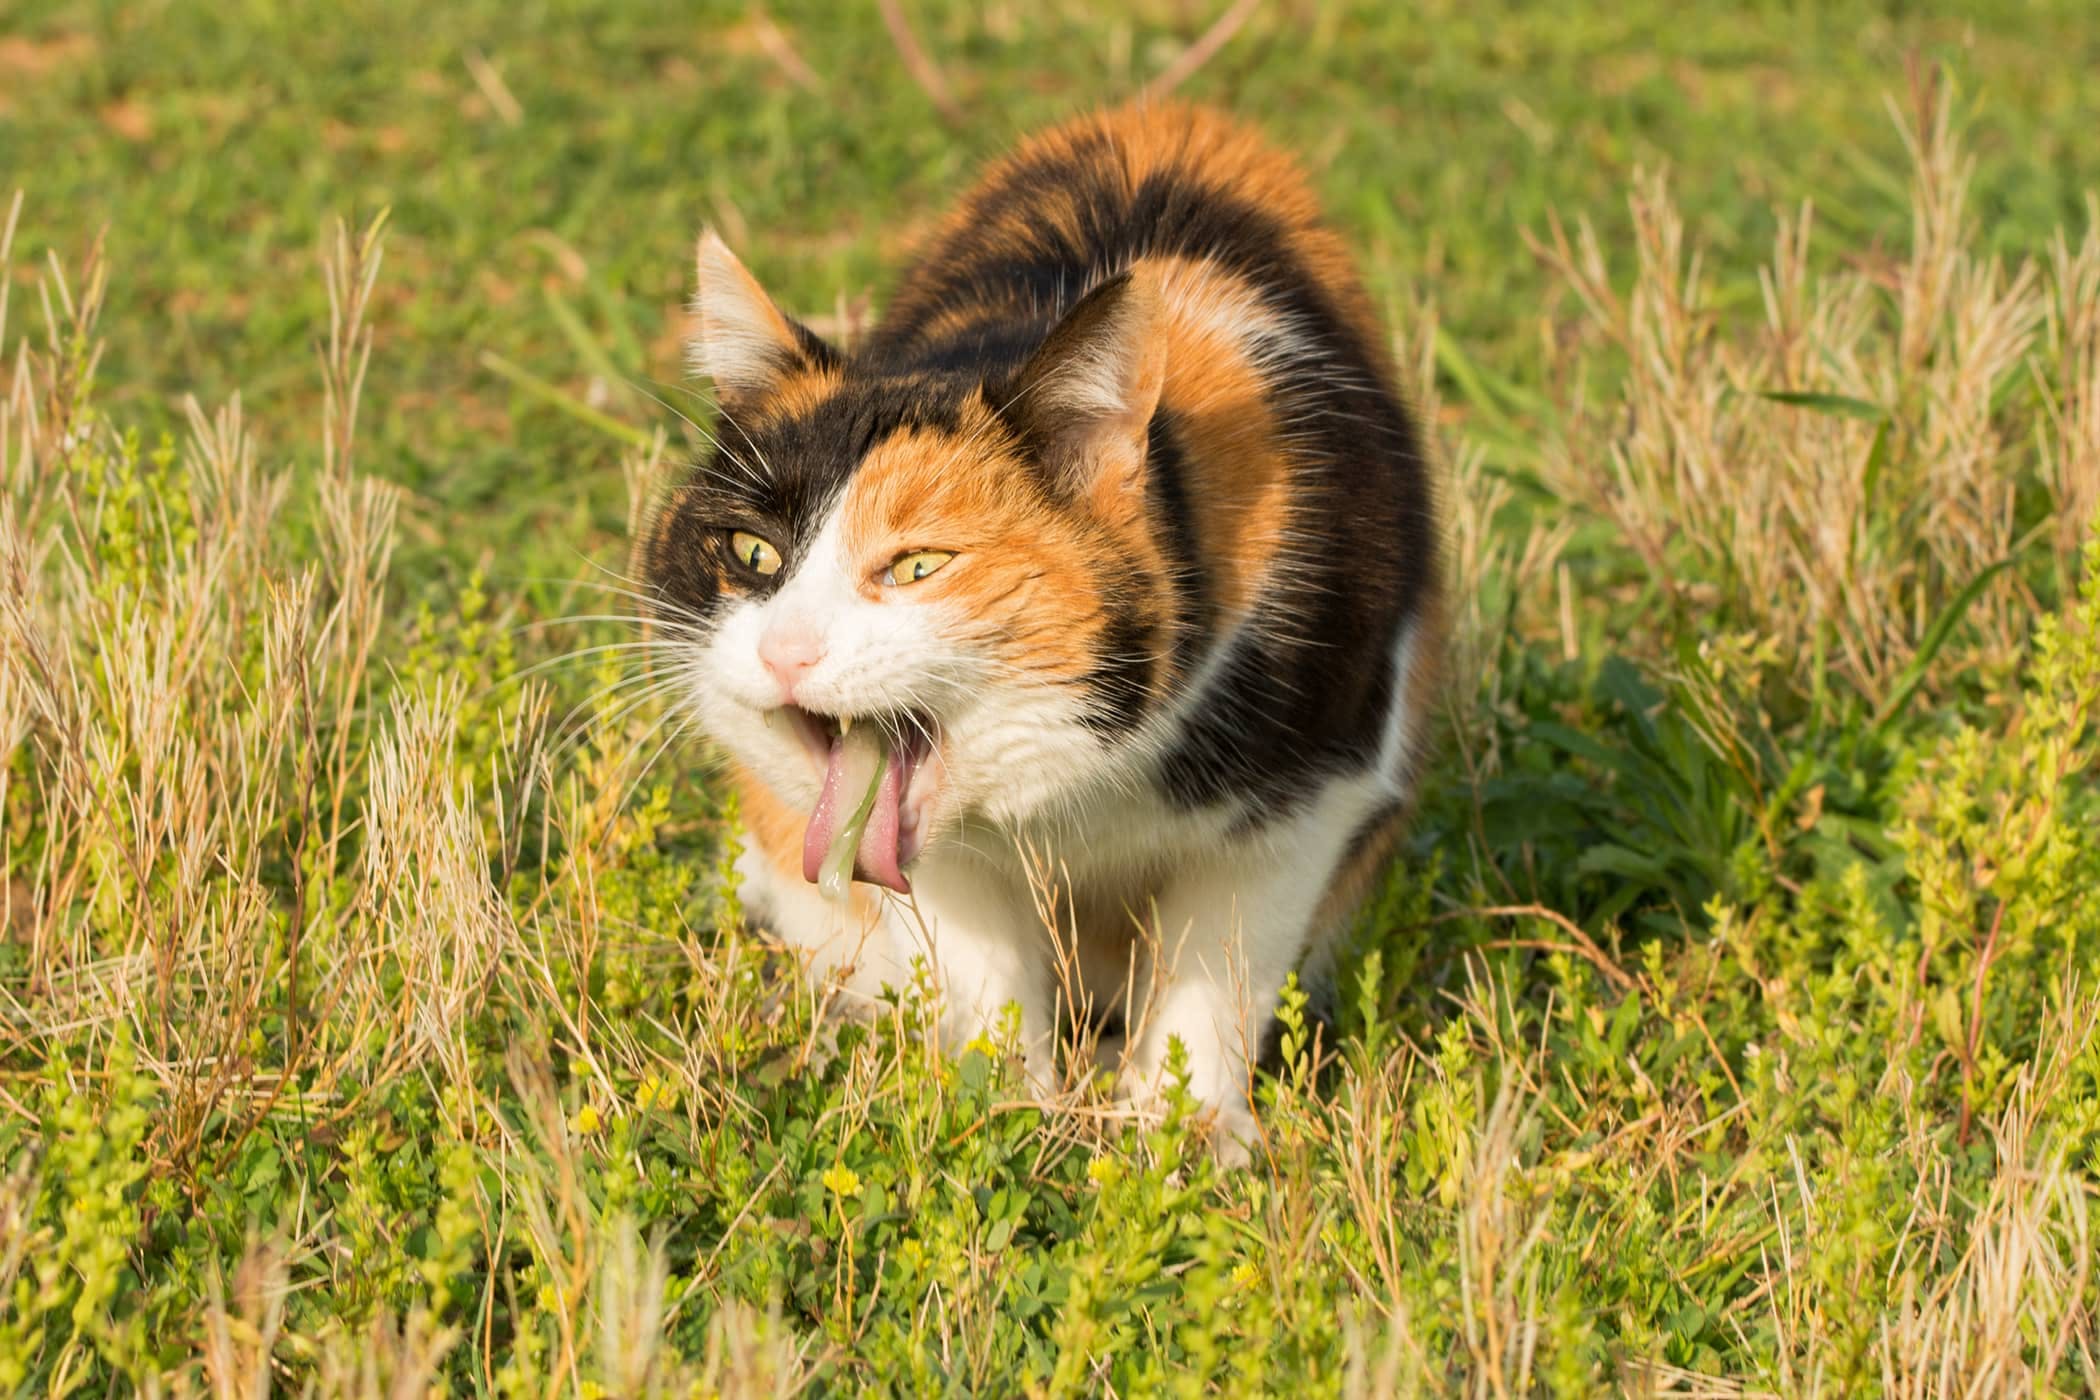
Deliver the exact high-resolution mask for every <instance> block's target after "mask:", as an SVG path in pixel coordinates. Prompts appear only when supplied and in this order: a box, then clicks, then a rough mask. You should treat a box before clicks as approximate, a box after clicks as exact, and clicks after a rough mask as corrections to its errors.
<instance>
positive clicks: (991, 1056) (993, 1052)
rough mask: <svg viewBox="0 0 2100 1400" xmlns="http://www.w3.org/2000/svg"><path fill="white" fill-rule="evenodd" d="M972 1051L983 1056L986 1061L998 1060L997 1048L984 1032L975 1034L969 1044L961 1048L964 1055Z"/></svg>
mask: <svg viewBox="0 0 2100 1400" xmlns="http://www.w3.org/2000/svg"><path fill="white" fill-rule="evenodd" d="M972 1050H975V1051H976V1052H977V1053H978V1054H980V1055H982V1056H984V1057H985V1058H986V1059H987V1060H996V1059H998V1058H999V1047H998V1046H996V1045H994V1044H993V1043H992V1037H991V1035H990V1033H988V1032H986V1031H979V1032H977V1034H975V1035H973V1036H971V1037H970V1040H969V1043H968V1044H967V1045H965V1046H963V1052H964V1053H965V1054H967V1053H969V1052H970V1051H972Z"/></svg>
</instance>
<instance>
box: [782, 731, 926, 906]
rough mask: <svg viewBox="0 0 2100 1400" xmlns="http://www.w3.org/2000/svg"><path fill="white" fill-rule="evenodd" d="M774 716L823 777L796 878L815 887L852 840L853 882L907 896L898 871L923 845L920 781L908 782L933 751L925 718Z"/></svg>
mask: <svg viewBox="0 0 2100 1400" xmlns="http://www.w3.org/2000/svg"><path fill="white" fill-rule="evenodd" d="M780 713H782V714H784V715H786V716H787V718H788V720H789V722H790V723H791V724H792V725H793V726H794V728H795V732H796V734H797V736H798V737H799V738H800V739H801V740H802V743H803V746H804V747H805V748H807V749H808V750H809V754H810V757H811V759H812V760H813V761H814V762H815V763H816V765H817V766H818V768H820V769H821V770H822V771H823V774H824V787H823V791H822V792H821V793H820V794H819V795H818V797H817V805H816V806H815V807H814V808H813V809H812V810H811V811H810V814H809V827H808V829H807V830H806V831H805V832H804V833H803V837H802V877H803V878H804V879H806V880H808V881H810V882H811V883H813V884H820V883H822V876H823V875H824V872H825V867H826V865H827V864H831V865H835V866H842V865H843V864H844V862H845V860H846V856H845V855H844V854H843V852H842V843H845V842H851V843H853V846H854V849H853V851H852V854H851V861H852V873H853V878H854V879H856V880H865V881H867V882H868V883H870V884H875V885H882V886H884V887H885V888H888V889H893V890H895V891H897V892H898V893H899V894H910V893H911V881H910V880H908V879H906V878H905V875H904V867H905V866H907V865H909V864H910V863H911V862H912V860H913V858H914V857H916V856H917V855H918V854H919V848H920V846H921V844H922V843H923V841H924V831H923V828H922V824H921V819H922V817H923V816H924V810H923V809H924V807H925V798H926V793H924V792H923V791H919V790H918V789H920V788H923V787H924V786H925V784H923V783H920V784H914V781H913V780H914V779H915V778H917V777H918V776H919V770H920V767H921V765H922V764H923V763H924V761H925V759H926V758H927V756H928V755H929V754H931V753H932V752H933V747H934V724H933V720H932V718H931V717H930V716H927V715H922V714H913V713H903V714H894V715H828V714H824V713H822V712H820V711H817V710H807V709H804V708H802V707H801V706H800V705H786V706H783V707H782V708H781V711H780Z"/></svg>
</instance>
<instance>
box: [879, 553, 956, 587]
mask: <svg viewBox="0 0 2100 1400" xmlns="http://www.w3.org/2000/svg"><path fill="white" fill-rule="evenodd" d="M954 557H955V556H954V555H953V554H951V553H949V552H948V551H947V550H945V549H915V550H913V551H912V552H911V553H909V554H900V555H898V556H897V562H896V563H894V564H892V565H890V567H889V568H888V569H887V570H886V571H885V572H884V573H883V575H882V577H883V581H884V582H885V583H917V582H918V581H919V580H920V579H922V578H924V577H926V576H927V575H928V574H930V573H934V572H936V571H938V570H939V569H940V567H941V565H943V564H945V563H947V562H948V561H949V560H950V559H953V558H954Z"/></svg>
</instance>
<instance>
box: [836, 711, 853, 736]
mask: <svg viewBox="0 0 2100 1400" xmlns="http://www.w3.org/2000/svg"><path fill="white" fill-rule="evenodd" d="M852 732H853V716H851V715H840V716H839V737H840V738H841V739H843V738H845V737H846V736H847V735H848V734H851V733H852Z"/></svg>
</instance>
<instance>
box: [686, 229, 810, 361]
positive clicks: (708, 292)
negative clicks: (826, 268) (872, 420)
mask: <svg viewBox="0 0 2100 1400" xmlns="http://www.w3.org/2000/svg"><path fill="white" fill-rule="evenodd" d="M696 261H697V267H698V277H697V280H696V282H695V284H694V292H693V339H692V340H691V341H690V342H689V343H688V344H687V346H686V362H687V364H688V365H690V366H691V368H692V370H693V372H694V373H695V374H700V375H705V376H706V377H707V378H709V379H712V380H713V381H714V382H715V397H716V399H717V400H719V401H721V402H724V403H733V402H736V401H738V400H745V401H748V400H753V399H757V398H761V397H763V396H764V395H766V394H767V393H769V392H771V391H772V390H773V389H774V388H776V387H778V385H779V384H780V382H781V381H782V380H784V379H786V378H787V377H788V376H790V375H792V374H794V373H796V372H797V371H800V370H806V369H813V368H816V367H818V366H820V365H824V364H828V363H831V362H833V361H835V360H836V358H837V355H836V352H835V351H833V350H832V348H831V347H830V346H829V345H826V344H825V343H824V342H823V341H822V340H820V339H818V338H817V336H816V334H815V333H814V332H813V331H811V330H810V329H809V328H808V327H806V326H804V325H802V324H801V323H800V322H798V321H796V320H794V319H793V318H792V317H790V316H789V315H788V314H787V313H786V312H784V311H782V310H781V309H780V308H779V307H778V306H776V305H774V303H773V298H771V297H769V296H767V295H766V289H765V288H764V287H761V286H759V285H758V279H757V278H755V277H753V276H752V275H751V273H750V272H749V271H748V270H747V269H746V268H745V267H744V265H743V263H741V262H739V261H738V260H737V256H736V254H734V253H732V252H730V251H729V245H728V244H727V243H724V242H723V241H722V240H721V238H720V237H719V236H717V235H716V233H715V231H714V230H713V229H708V230H706V231H705V232H703V233H702V234H701V235H700V253H699V257H698V259H697V260H696Z"/></svg>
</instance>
